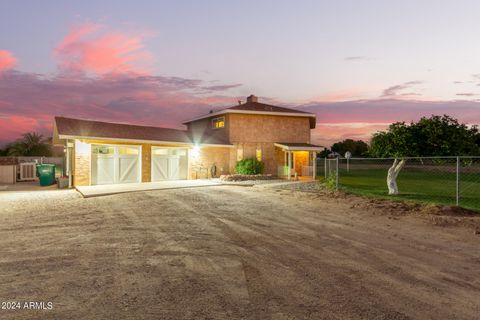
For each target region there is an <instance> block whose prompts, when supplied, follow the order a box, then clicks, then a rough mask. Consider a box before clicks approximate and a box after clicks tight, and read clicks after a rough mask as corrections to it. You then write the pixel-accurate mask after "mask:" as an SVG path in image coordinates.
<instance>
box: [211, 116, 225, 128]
mask: <svg viewBox="0 0 480 320" xmlns="http://www.w3.org/2000/svg"><path fill="white" fill-rule="evenodd" d="M224 127H225V117H218V118H213V119H212V129H220V128H224Z"/></svg>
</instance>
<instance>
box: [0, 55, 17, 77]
mask: <svg viewBox="0 0 480 320" xmlns="http://www.w3.org/2000/svg"><path fill="white" fill-rule="evenodd" d="M16 64H17V59H16V58H15V56H14V55H13V54H12V53H11V52H10V51H7V50H0V72H2V71H4V70H7V69H11V68H13V67H14V66H15V65H16Z"/></svg>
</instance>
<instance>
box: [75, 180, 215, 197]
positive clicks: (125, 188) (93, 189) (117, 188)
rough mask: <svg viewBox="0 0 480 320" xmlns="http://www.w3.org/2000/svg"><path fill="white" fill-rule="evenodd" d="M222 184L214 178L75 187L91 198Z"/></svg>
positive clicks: (84, 195)
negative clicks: (213, 179)
mask: <svg viewBox="0 0 480 320" xmlns="http://www.w3.org/2000/svg"><path fill="white" fill-rule="evenodd" d="M220 185H222V184H221V183H219V182H215V181H212V180H171V181H159V182H142V183H122V184H108V185H97V186H79V187H75V188H76V189H77V191H78V192H79V193H80V194H81V195H82V196H83V197H84V198H90V197H99V196H106V195H112V194H118V193H126V192H137V191H148V190H163V189H181V188H195V187H210V186H220Z"/></svg>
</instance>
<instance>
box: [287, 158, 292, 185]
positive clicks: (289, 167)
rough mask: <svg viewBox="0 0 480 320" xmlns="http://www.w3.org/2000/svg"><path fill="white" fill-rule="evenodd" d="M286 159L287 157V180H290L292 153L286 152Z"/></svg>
mask: <svg viewBox="0 0 480 320" xmlns="http://www.w3.org/2000/svg"><path fill="white" fill-rule="evenodd" d="M287 157H288V170H287V172H288V180H290V179H291V178H292V172H291V168H292V151H287Z"/></svg>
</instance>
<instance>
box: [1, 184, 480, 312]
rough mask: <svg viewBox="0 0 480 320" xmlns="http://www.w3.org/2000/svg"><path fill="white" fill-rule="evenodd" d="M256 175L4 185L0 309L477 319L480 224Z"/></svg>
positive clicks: (479, 283) (479, 280) (478, 306)
mask: <svg viewBox="0 0 480 320" xmlns="http://www.w3.org/2000/svg"><path fill="white" fill-rule="evenodd" d="M359 208H360V207H358V206H352V203H350V202H349V201H346V200H345V199H332V198H328V197H326V196H321V195H318V194H312V193H302V192H292V191H288V190H274V189H268V188H258V187H254V188H249V187H232V186H222V187H208V188H196V189H182V190H162V191H149V192H140V193H131V194H121V195H115V196H106V197H99V198H90V199H83V198H81V197H80V196H78V194H76V193H75V192H74V191H66V192H56V191H49V192H44V193H41V194H31V195H29V201H28V202H26V201H25V197H24V196H21V195H15V194H0V283H1V285H0V300H1V301H20V302H22V303H23V302H25V301H26V302H31V301H33V302H45V303H47V302H52V303H53V309H51V310H25V309H23V310H15V311H14V310H3V309H0V318H1V319H50V318H51V319H53V318H55V319H175V320H177V319H261V320H264V319H275V320H276V319H279V320H282V319H469V320H470V319H480V241H479V240H480V236H478V235H475V234H474V233H472V232H470V231H469V230H466V229H463V228H460V227H439V226H433V225H431V224H428V223H426V222H425V221H424V220H423V219H420V218H417V217H413V216H400V217H398V216H395V215H393V216H392V215H389V214H388V213H385V214H379V213H378V212H369V211H368V210H363V209H359Z"/></svg>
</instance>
